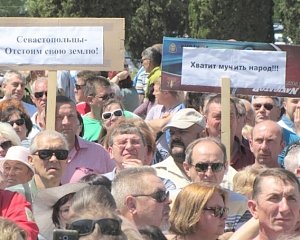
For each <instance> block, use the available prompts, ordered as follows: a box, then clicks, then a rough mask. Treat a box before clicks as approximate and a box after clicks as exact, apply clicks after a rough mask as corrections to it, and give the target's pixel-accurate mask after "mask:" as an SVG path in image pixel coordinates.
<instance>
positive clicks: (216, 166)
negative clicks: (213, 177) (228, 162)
mask: <svg viewBox="0 0 300 240" xmlns="http://www.w3.org/2000/svg"><path fill="white" fill-rule="evenodd" d="M192 166H194V167H195V169H196V171H197V172H206V171H207V170H208V167H210V168H211V170H212V171H213V172H220V171H221V170H222V169H223V167H224V163H196V164H195V165H192Z"/></svg>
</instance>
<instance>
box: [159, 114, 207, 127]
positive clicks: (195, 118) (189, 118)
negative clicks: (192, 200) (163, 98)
mask: <svg viewBox="0 0 300 240" xmlns="http://www.w3.org/2000/svg"><path fill="white" fill-rule="evenodd" d="M194 124H198V125H199V126H201V127H202V128H205V126H206V120H205V117H204V116H203V115H202V114H200V113H199V112H197V111H196V110H195V109H193V108H184V109H181V110H179V111H178V112H177V113H175V114H174V116H173V117H172V119H171V120H170V122H169V123H168V124H167V125H166V126H165V127H164V128H163V131H166V130H168V129H169V128H170V127H175V128H179V129H186V128H189V127H191V126H192V125H194Z"/></svg>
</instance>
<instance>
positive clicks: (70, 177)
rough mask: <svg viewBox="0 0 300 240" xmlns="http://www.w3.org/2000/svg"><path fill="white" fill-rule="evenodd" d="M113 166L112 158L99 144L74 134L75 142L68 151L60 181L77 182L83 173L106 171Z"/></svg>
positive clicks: (63, 182)
mask: <svg viewBox="0 0 300 240" xmlns="http://www.w3.org/2000/svg"><path fill="white" fill-rule="evenodd" d="M114 167H115V162H114V160H112V159H111V158H110V157H109V154H108V152H107V151H106V150H105V149H104V148H103V147H102V146H101V145H100V144H98V143H93V142H89V141H85V140H83V139H81V138H80V137H78V136H76V144H75V147H74V148H73V149H72V150H71V151H70V153H69V160H68V164H67V167H66V169H65V171H64V174H63V176H62V179H61V183H62V184H65V183H72V182H78V181H79V180H80V179H81V178H82V177H83V176H85V175H88V174H90V173H99V174H103V173H107V172H110V171H112V170H113V169H114Z"/></svg>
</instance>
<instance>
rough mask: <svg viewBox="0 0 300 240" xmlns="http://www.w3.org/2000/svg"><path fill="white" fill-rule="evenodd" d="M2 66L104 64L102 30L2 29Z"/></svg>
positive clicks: (70, 28) (91, 28)
mask: <svg viewBox="0 0 300 240" xmlns="http://www.w3.org/2000/svg"><path fill="white" fill-rule="evenodd" d="M0 35H1V42H0V64H1V65H2V64H3V65H7V64H15V63H22V64H25V65H26V64H36V65H38V64H40V65H51V64H78V65H88V64H103V27H102V26H99V27H78V26H77V27H66V26H60V27H0Z"/></svg>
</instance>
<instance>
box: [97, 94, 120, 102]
mask: <svg viewBox="0 0 300 240" xmlns="http://www.w3.org/2000/svg"><path fill="white" fill-rule="evenodd" d="M96 97H98V98H100V99H101V100H102V101H106V100H108V99H111V98H114V97H115V94H114V93H109V94H105V95H103V96H96Z"/></svg>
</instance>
